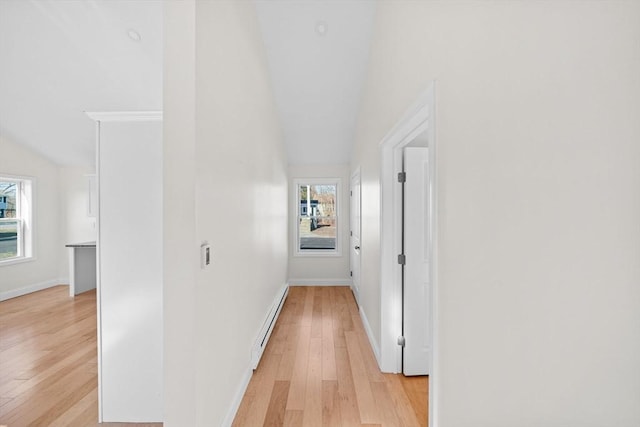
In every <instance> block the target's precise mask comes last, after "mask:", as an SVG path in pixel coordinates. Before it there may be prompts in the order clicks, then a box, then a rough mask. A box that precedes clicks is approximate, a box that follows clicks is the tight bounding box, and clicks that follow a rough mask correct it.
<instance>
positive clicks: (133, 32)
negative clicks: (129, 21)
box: [127, 28, 142, 42]
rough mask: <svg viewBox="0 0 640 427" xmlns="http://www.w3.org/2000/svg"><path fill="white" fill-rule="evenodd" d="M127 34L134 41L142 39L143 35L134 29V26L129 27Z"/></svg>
mask: <svg viewBox="0 0 640 427" xmlns="http://www.w3.org/2000/svg"><path fill="white" fill-rule="evenodd" d="M127 35H128V36H129V38H130V39H131V40H133V41H134V42H139V41H140V40H142V36H141V35H140V33H139V32H137V31H136V30H134V29H133V28H129V29H128V30H127Z"/></svg>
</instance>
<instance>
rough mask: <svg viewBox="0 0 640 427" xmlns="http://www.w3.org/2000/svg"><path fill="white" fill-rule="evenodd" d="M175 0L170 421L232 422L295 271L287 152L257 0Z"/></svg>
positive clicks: (169, 126) (169, 51) (169, 138)
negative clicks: (290, 266) (205, 258)
mask: <svg viewBox="0 0 640 427" xmlns="http://www.w3.org/2000/svg"><path fill="white" fill-rule="evenodd" d="M178 3H180V4H178ZM167 6H168V7H169V8H168V9H167V12H168V13H165V23H166V26H165V33H164V34H165V42H166V45H165V64H166V67H165V76H166V77H167V79H166V81H165V105H166V108H167V109H166V110H165V113H166V114H165V115H166V120H167V121H166V127H165V137H166V138H165V141H164V144H165V147H164V149H165V160H166V162H167V167H166V168H165V180H166V182H165V194H170V195H176V199H177V200H180V204H179V207H178V209H179V211H175V212H168V213H167V217H166V220H165V224H164V226H165V233H166V234H165V236H166V242H165V251H166V252H165V253H166V254H171V255H172V256H167V257H165V268H166V270H165V272H166V275H165V278H166V282H165V284H164V287H165V290H166V295H167V296H168V295H171V297H170V298H169V297H167V298H166V299H165V307H166V319H165V322H166V324H167V325H169V326H168V328H167V330H166V335H165V337H166V339H167V342H166V346H165V355H166V356H167V364H166V365H165V372H166V384H165V393H166V399H165V401H166V402H169V403H168V404H167V405H166V407H165V412H166V418H165V424H164V425H165V426H166V427H173V426H179V427H182V426H186V425H189V426H203V427H204V426H227V425H231V420H232V418H233V415H234V413H233V409H234V406H235V405H236V404H238V403H239V400H240V398H241V397H242V393H243V391H244V390H243V388H242V387H243V384H246V383H245V381H246V380H247V379H248V378H249V375H250V374H251V372H252V370H251V367H252V365H251V356H252V348H253V344H254V342H255V339H256V337H257V336H258V333H259V332H260V330H261V328H262V325H263V322H264V320H265V317H266V315H267V313H268V312H269V310H270V308H271V304H272V302H273V300H274V298H275V297H276V295H277V294H278V292H279V291H280V290H281V289H282V286H283V285H284V284H285V283H286V281H287V248H288V246H287V243H288V222H287V220H288V209H287V206H288V193H287V159H286V153H285V149H284V144H283V136H282V132H281V129H280V124H279V121H278V117H277V115H276V111H275V105H274V100H273V94H272V92H271V85H270V82H269V76H268V70H267V65H266V58H265V54H264V44H263V42H262V39H261V36H260V33H259V28H258V22H257V18H256V14H255V7H254V5H253V3H252V2H238V1H215V2H202V1H198V2H195V1H184V2H169V3H167ZM169 112H171V114H169ZM169 154H170V155H169ZM180 186H182V188H180ZM181 191H183V192H181ZM167 204H168V200H165V206H166V205H167ZM171 237H175V238H176V239H175V240H173V239H171ZM202 241H208V242H209V244H210V245H211V250H212V258H211V264H210V266H209V268H208V269H206V270H201V269H200V265H199V253H198V248H199V246H200V244H201V242H202ZM172 243H173V244H175V247H172V246H171V244H172ZM176 248H180V249H181V253H178V251H177V250H176ZM174 254H175V255H177V256H175V257H174V256H173V255H174Z"/></svg>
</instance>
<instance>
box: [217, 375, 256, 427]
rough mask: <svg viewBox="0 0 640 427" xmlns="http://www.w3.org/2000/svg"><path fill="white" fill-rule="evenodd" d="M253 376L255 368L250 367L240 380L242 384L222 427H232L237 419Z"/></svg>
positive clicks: (234, 396)
mask: <svg viewBox="0 0 640 427" xmlns="http://www.w3.org/2000/svg"><path fill="white" fill-rule="evenodd" d="M252 375H253V367H252V365H249V366H248V367H247V369H246V370H245V373H244V375H243V376H242V379H241V380H240V384H238V388H237V389H236V392H235V394H234V395H233V401H231V406H230V407H229V410H228V411H227V415H226V416H225V417H224V420H223V421H222V425H221V427H231V425H232V424H233V420H234V419H235V418H236V413H237V412H238V409H239V408H240V404H241V403H242V398H243V397H244V394H245V392H246V391H247V387H248V386H249V382H250V381H251V376H252Z"/></svg>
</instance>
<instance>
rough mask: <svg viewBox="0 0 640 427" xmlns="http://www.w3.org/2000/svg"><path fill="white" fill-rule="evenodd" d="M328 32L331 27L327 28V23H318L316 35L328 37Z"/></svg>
mask: <svg viewBox="0 0 640 427" xmlns="http://www.w3.org/2000/svg"><path fill="white" fill-rule="evenodd" d="M328 30H329V27H328V26H327V23H326V22H324V21H318V22H317V23H316V33H318V35H319V36H326V35H327V31H328Z"/></svg>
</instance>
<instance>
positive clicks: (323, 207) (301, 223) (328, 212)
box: [298, 184, 338, 251]
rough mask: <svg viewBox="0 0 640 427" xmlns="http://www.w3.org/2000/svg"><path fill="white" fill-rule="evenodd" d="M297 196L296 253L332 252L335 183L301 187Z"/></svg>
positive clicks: (334, 244)
mask: <svg viewBox="0 0 640 427" xmlns="http://www.w3.org/2000/svg"><path fill="white" fill-rule="evenodd" d="M298 195H299V198H300V204H299V207H298V215H299V216H298V237H299V240H298V244H299V250H300V251H305V250H309V251H323V250H327V251H335V250H336V249H337V248H336V241H337V234H338V233H337V226H336V223H337V219H336V213H337V212H336V200H337V186H336V184H308V185H307V184H301V185H299V186H298Z"/></svg>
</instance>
